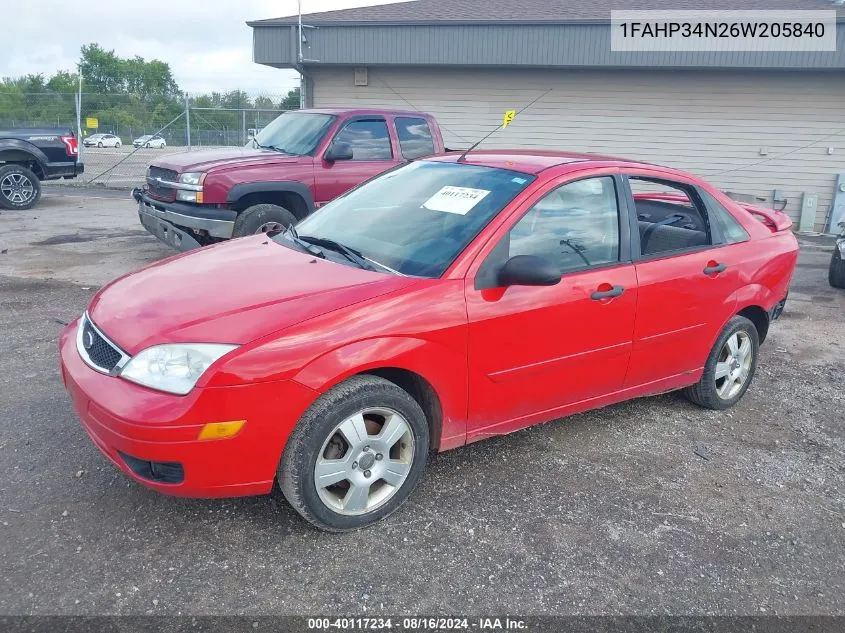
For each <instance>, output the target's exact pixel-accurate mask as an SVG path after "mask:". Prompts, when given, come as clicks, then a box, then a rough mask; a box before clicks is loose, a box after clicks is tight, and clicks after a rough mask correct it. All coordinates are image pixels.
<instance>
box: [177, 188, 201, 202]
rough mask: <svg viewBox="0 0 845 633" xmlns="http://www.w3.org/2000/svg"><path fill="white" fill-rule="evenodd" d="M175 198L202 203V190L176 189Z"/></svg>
mask: <svg viewBox="0 0 845 633" xmlns="http://www.w3.org/2000/svg"><path fill="white" fill-rule="evenodd" d="M176 199H177V200H179V201H181V202H197V203H199V204H202V191H185V190H184V189H177V190H176Z"/></svg>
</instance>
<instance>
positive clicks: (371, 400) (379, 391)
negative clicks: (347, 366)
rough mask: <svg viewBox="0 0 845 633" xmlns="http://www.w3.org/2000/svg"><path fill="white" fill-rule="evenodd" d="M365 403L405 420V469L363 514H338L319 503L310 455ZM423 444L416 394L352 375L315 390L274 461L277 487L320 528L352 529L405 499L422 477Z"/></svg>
mask: <svg viewBox="0 0 845 633" xmlns="http://www.w3.org/2000/svg"><path fill="white" fill-rule="evenodd" d="M371 407H383V408H388V409H391V410H393V411H395V412H398V413H399V414H400V415H401V416H402V417H403V418H404V419H405V421H407V423H408V426H409V427H410V432H411V433H412V434H413V439H414V444H413V460H412V461H411V465H410V471H409V472H408V474H407V476H406V478H405V479H404V481H403V482H402V483H401V484H400V485H399V486H398V488H396V490H395V492H393V493H392V496H390V497H388V498H387V500H386V501H385V502H384V503H383V504H382V505H379V506H376V507H375V508H374V509H373V510H371V511H369V512H365V513H363V514H357V515H347V514H341V513H340V512H337V511H335V510H333V509H332V508H330V507H329V506H328V505H327V504H326V503H324V502H323V500H322V499H321V498H320V496H319V493H318V492H317V486H316V484H315V474H314V468H315V464H316V460H317V458H318V456H319V453H320V450H321V448H323V446H324V444H325V443H326V441H327V440H328V439H329V438H330V437H331V436H332V435H333V433H332V432H333V430H334V429H335V427H336V426H337V425H338V424H340V423H341V422H343V421H344V420H346V419H348V418H349V417H350V416H353V415H354V414H355V413H356V412H359V411H363V410H365V409H367V408H371ZM428 448H429V432H428V422H427V421H426V418H425V414H424V413H423V411H422V409H421V408H420V406H419V404H417V402H416V400H414V399H413V398H412V397H411V396H410V395H408V393H407V392H406V391H404V390H403V389H401V388H399V387H398V386H397V385H395V384H394V383H392V382H390V381H388V380H385V379H383V378H379V377H377V376H368V375H361V376H353V377H352V378H350V379H349V380H346V381H345V382H343V383H341V384H339V385H337V386H336V387H334V388H333V389H331V390H329V391H328V392H326V393H325V394H323V395H322V396H320V398H318V399H317V400H316V401H315V402H314V403H313V404H312V405H311V407H309V409H308V410H307V411H306V412H305V413H304V414H303V416H302V418H300V420H299V423H298V424H297V425H296V428H295V429H294V430H293V433H291V435H290V437H289V438H288V442H287V446H286V447H285V450H284V454H283V455H282V459H281V461H280V463H279V470H278V478H279V487H280V488H281V490H282V493H283V494H284V496H285V498H286V499H287V500H288V503H290V505H291V506H293V508H294V509H295V510H296V511H297V512H299V514H301V515H302V516H303V518H305V519H306V520H307V521H308V522H310V523H311V524H313V525H315V526H316V527H318V528H320V529H321V530H325V531H327V532H349V531H352V530H358V529H360V528H363V527H365V526H367V525H370V524H372V523H374V522H376V521H379V520H381V519H384V518H385V517H387V516H389V515H390V514H392V513H394V512H395V511H396V510H398V509H399V507H400V506H401V505H402V504H403V503H404V502H405V501H406V500H407V498H408V496H409V495H410V494H411V492H413V490H414V488H415V487H416V486H417V484H418V483H419V481H420V479H421V478H422V475H423V471H424V470H425V464H426V458H427V457H428ZM346 450H350V449H349V448H347V449H346ZM356 463H357V462H356Z"/></svg>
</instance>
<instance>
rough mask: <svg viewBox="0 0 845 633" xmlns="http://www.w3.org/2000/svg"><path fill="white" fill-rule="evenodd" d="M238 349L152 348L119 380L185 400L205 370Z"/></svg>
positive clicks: (176, 345)
mask: <svg viewBox="0 0 845 633" xmlns="http://www.w3.org/2000/svg"><path fill="white" fill-rule="evenodd" d="M237 347H238V346H237V345H222V344H219V343H173V344H168V345H155V346H153V347H148V348H147V349H145V350H144V351H142V352H139V353H138V354H136V355H135V356H133V357H132V359H131V360H130V361H129V362H128V363H127V364H126V366H125V367H124V368H123V370H122V371H121V372H120V376H121V377H122V378H126V379H127V380H131V381H132V382H136V383H138V384H139V385H143V386H145V387H149V388H151V389H158V390H159V391H166V392H168V393H175V394H177V395H180V396H184V395H185V394H186V393H188V392H190V391H191V389H193V388H194V385H196V384H197V381H198V380H199V379H200V376H202V375H203V374H204V373H205V370H207V369H208V368H209V367H210V366H211V365H212V364H213V363H214V362H215V361H216V360H218V359H219V358H221V357H222V356H223V355H225V354H228V353H229V352H231V351H232V350H233V349H236V348H237Z"/></svg>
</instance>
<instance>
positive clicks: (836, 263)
mask: <svg viewBox="0 0 845 633" xmlns="http://www.w3.org/2000/svg"><path fill="white" fill-rule="evenodd" d="M827 280H828V282H830V285H831V286H833V287H834V288H845V259H842V254H841V253H840V252H839V245H837V246H836V248H834V249H833V255H831V256H830V270H829V271H828V273H827Z"/></svg>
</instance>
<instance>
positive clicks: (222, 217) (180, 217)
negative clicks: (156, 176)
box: [132, 189, 237, 251]
mask: <svg viewBox="0 0 845 633" xmlns="http://www.w3.org/2000/svg"><path fill="white" fill-rule="evenodd" d="M132 197H133V198H135V200H137V201H138V218H139V219H140V220H141V224H143V225H144V228H145V229H147V231H149V232H150V233H152V234H153V235H155V236H156V237H157V238H158V239H160V240H161V241H162V242H164V243H165V244H167V245H168V246H170V247H172V248H175V249H176V250H179V251H189V250H192V249H194V248H199V247H200V246H201V244H200V243H199V241H198V240H197V233H196V232H197V231H199V232H204V233H206V234H208V235H209V236H210V237H218V238H223V239H229V238H231V237H232V233H233V232H234V229H235V218H236V217H237V214H236V213H235V212H234V211H232V210H231V209H218V208H215V207H208V208H203V207H201V206H199V205H192V204H188V203H184V202H162V201H160V200H156V199H155V198H151V197H150V196H149V195H147V194H146V193H145V192H144V190H143V189H133V190H132Z"/></svg>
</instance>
